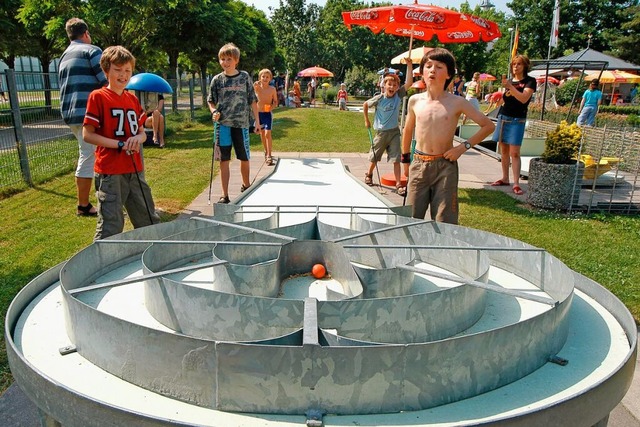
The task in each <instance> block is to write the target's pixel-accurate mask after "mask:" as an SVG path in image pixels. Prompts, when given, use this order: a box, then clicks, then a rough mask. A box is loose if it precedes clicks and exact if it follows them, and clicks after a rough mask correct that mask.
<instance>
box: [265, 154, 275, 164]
mask: <svg viewBox="0 0 640 427" xmlns="http://www.w3.org/2000/svg"><path fill="white" fill-rule="evenodd" d="M265 163H266V164H267V166H273V157H271V156H267V159H266V160H265Z"/></svg>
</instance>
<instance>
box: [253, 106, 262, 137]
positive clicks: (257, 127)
mask: <svg viewBox="0 0 640 427" xmlns="http://www.w3.org/2000/svg"><path fill="white" fill-rule="evenodd" d="M251 111H253V120H254V121H255V123H254V126H253V132H254V133H258V134H259V133H260V131H261V130H262V126H261V125H260V115H259V114H258V101H257V100H256V101H253V102H252V103H251Z"/></svg>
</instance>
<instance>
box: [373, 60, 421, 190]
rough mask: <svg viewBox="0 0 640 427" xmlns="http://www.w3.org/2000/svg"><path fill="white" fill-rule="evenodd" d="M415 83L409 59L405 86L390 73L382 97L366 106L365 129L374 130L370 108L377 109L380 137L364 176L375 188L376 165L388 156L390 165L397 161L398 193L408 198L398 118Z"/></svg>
mask: <svg viewBox="0 0 640 427" xmlns="http://www.w3.org/2000/svg"><path fill="white" fill-rule="evenodd" d="M412 83H413V64H412V63H411V59H410V58H407V77H406V83H405V84H404V86H400V78H399V77H398V76H397V75H396V74H395V73H387V74H385V75H384V77H383V90H382V93H380V94H378V95H376V96H374V97H373V98H371V99H369V100H368V101H366V102H365V103H364V104H363V106H362V111H363V112H364V125H365V126H366V127H367V128H370V127H371V122H370V121H369V108H371V107H375V108H376V114H375V117H374V120H373V129H374V130H375V131H376V134H375V136H374V138H373V143H372V147H371V152H370V153H369V161H370V163H369V170H368V171H367V173H365V175H364V182H365V184H367V185H373V170H374V169H375V167H376V164H377V163H378V162H379V161H380V160H382V153H384V152H385V151H386V152H387V161H391V160H393V174H394V176H395V179H396V192H397V193H398V194H399V195H401V196H404V195H405V194H406V188H405V187H403V186H402V180H401V177H400V153H401V151H400V125H399V122H398V117H399V114H400V106H401V105H402V98H403V97H404V96H405V95H406V93H407V90H409V88H410V87H411V84H412Z"/></svg>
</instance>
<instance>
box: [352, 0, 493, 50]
mask: <svg viewBox="0 0 640 427" xmlns="http://www.w3.org/2000/svg"><path fill="white" fill-rule="evenodd" d="M342 20H343V21H344V24H345V25H346V26H347V27H348V28H349V29H351V26H352V25H363V26H365V27H367V28H369V29H370V30H371V31H373V32H374V33H375V34H378V33H380V32H382V31H384V32H385V33H387V34H394V35H397V36H405V37H411V40H412V41H413V38H416V39H420V40H431V39H432V38H433V37H434V36H435V37H437V38H438V40H439V41H440V42H441V43H473V42H478V41H481V40H482V41H485V42H488V41H491V40H494V39H497V38H498V37H500V36H501V35H502V34H501V33H500V29H499V28H498V25H497V24H496V23H495V22H491V21H489V20H487V19H484V18H480V17H478V16H474V15H469V14H466V13H461V12H456V11H453V10H450V9H446V8H442V7H438V6H433V5H426V4H419V3H418V2H417V0H415V2H414V4H410V5H396V6H380V7H371V8H367V9H360V10H353V11H346V12H342ZM409 50H411V42H410V43H409Z"/></svg>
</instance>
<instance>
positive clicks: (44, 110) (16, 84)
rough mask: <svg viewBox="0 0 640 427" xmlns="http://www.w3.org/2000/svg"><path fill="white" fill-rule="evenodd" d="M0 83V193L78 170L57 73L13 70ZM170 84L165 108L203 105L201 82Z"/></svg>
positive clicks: (4, 75)
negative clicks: (1, 95) (0, 94)
mask: <svg viewBox="0 0 640 427" xmlns="http://www.w3.org/2000/svg"><path fill="white" fill-rule="evenodd" d="M0 83H1V84H2V90H3V91H4V94H5V97H7V101H2V100H1V99H0V196H1V195H6V194H11V193H12V192H15V191H20V190H22V189H24V188H27V187H29V186H34V185H36V184H38V183H41V182H43V181H46V180H48V179H51V178H53V177H55V176H57V175H60V174H63V173H68V172H70V171H72V170H74V169H75V167H76V163H77V160H78V145H77V142H76V140H75V138H74V136H73V134H72V133H71V130H70V129H69V127H68V126H67V125H66V124H65V123H64V121H63V120H62V116H61V114H60V97H59V87H58V77H57V75H56V74H55V73H30V72H15V71H14V70H10V69H9V70H5V71H4V72H0ZM169 84H170V85H171V86H172V87H173V88H174V95H173V97H172V98H171V102H167V108H168V107H169V106H171V110H173V111H177V110H191V111H192V112H193V110H194V108H195V106H196V105H198V106H199V105H200V104H201V92H202V91H201V88H200V84H199V81H195V80H193V79H189V80H181V81H178V80H169ZM167 101H169V98H167ZM192 114H193V113H192Z"/></svg>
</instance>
